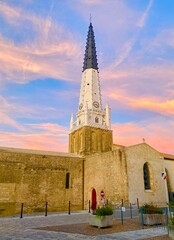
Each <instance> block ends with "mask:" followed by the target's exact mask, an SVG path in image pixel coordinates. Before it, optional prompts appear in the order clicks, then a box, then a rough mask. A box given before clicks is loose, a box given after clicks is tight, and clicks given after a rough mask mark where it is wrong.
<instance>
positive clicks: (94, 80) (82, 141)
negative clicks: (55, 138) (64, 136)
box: [69, 22, 112, 155]
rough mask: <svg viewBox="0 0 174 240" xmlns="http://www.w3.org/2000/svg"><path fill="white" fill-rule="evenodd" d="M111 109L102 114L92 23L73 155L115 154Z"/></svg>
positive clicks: (73, 126)
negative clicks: (113, 151) (108, 152)
mask: <svg viewBox="0 0 174 240" xmlns="http://www.w3.org/2000/svg"><path fill="white" fill-rule="evenodd" d="M110 127H111V122H110V107H109V105H108V104H106V107H105V109H104V111H103V110H102V101H101V90H100V81H99V72H98V63H97V54H96V47H95V37H94V31H93V26H92V23H91V22H90V25H89V30H88V35H87V42H86V50H85V56H84V63H83V71H82V80H81V88H80V98H79V106H78V111H77V114H76V118H74V115H73V114H72V116H71V121H70V131H71V132H70V134H69V152H70V153H77V154H82V155H87V154H91V153H95V152H106V151H110V150H112V131H111V130H110Z"/></svg>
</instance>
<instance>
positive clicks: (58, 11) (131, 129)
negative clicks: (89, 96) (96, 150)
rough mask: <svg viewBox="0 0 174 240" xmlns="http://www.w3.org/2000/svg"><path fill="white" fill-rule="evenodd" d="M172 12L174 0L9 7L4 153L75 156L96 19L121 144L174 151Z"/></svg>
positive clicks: (2, 81) (2, 64) (2, 91)
mask: <svg viewBox="0 0 174 240" xmlns="http://www.w3.org/2000/svg"><path fill="white" fill-rule="evenodd" d="M173 12H174V1H173V0H37V1H36V0H0V106H1V107H0V146H4V147H17V148H27V149H38V150H48V151H59V152H67V151H68V134H69V132H70V130H69V123H70V117H71V113H72V112H74V113H76V112H77V110H78V101H79V94H80V82H81V76H82V66H83V58H84V52H85V45H86V37H87V31H88V27H89V22H90V15H91V17H92V20H91V21H92V24H93V28H94V34H95V41H96V48H97V58H98V65H99V76H100V84H101V93H102V104H103V107H104V106H105V104H106V103H108V104H109V105H110V107H111V121H112V130H113V140H114V143H115V144H120V145H124V146H130V145H134V144H139V143H142V142H143V141H145V142H146V143H147V144H149V145H151V146H152V147H153V148H155V149H156V150H157V151H160V152H165V153H169V154H174V15H173ZM143 139H144V140H143Z"/></svg>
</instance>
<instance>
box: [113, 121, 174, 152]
mask: <svg viewBox="0 0 174 240" xmlns="http://www.w3.org/2000/svg"><path fill="white" fill-rule="evenodd" d="M154 120H155V121H154ZM154 120H153V119H150V121H146V122H139V123H138V122H129V123H114V124H112V128H113V130H114V131H113V132H114V143H116V144H121V145H124V146H131V145H134V144H139V143H141V142H143V139H145V142H146V143H147V144H149V145H151V146H152V147H154V148H155V149H156V150H157V151H160V152H164V149H165V151H166V152H168V153H172V152H173V146H174V139H173V131H174V124H173V121H167V122H165V121H164V119H163V118H155V119H154Z"/></svg>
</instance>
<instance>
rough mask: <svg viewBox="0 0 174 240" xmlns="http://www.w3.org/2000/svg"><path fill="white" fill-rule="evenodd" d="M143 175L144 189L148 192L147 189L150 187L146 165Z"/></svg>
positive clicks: (145, 165) (146, 165)
mask: <svg viewBox="0 0 174 240" xmlns="http://www.w3.org/2000/svg"><path fill="white" fill-rule="evenodd" d="M143 173H144V189H145V190H149V189H151V186H150V173H149V167H148V164H147V163H145V164H144V167H143Z"/></svg>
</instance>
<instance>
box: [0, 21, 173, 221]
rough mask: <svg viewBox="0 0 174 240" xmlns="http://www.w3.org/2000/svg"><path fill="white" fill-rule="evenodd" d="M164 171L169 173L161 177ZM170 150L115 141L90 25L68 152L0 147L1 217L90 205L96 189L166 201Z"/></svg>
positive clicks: (133, 199) (131, 199) (127, 199)
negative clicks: (101, 90)
mask: <svg viewBox="0 0 174 240" xmlns="http://www.w3.org/2000/svg"><path fill="white" fill-rule="evenodd" d="M162 173H164V174H166V175H167V179H166V180H164V179H163V178H162V177H161V176H162ZM173 173H174V155H169V154H165V153H160V152H158V151H157V150H155V149H154V148H152V147H151V146H149V145H148V144H147V143H145V142H143V143H140V144H137V145H133V146H129V147H125V146H121V145H117V144H113V140H112V130H111V120H110V107H109V105H108V104H106V107H105V109H104V110H103V109H102V102H101V92H100V82H99V73H98V63H97V54H96V47H95V38H94V31H93V26H92V23H90V25H89V30H88V35H87V43H86V51H85V57H84V64H83V72H82V81H81V89H80V98H79V106H78V112H77V114H76V117H74V115H73V114H72V116H71V120H70V134H69V153H60V152H49V151H37V150H25V149H17V148H6V147H0V216H7V215H15V214H17V213H20V208H21V203H23V204H24V212H25V213H33V212H43V211H44V209H45V203H46V202H47V203H48V211H67V210H68V206H69V205H68V204H69V201H70V204H71V210H83V209H88V207H89V200H90V201H91V202H90V204H92V200H93V196H92V194H94V193H95V194H96V200H97V204H98V205H100V204H101V196H100V193H101V191H103V192H104V194H105V195H104V201H108V202H109V203H111V204H113V205H117V206H118V205H119V204H120V203H121V201H122V199H123V201H124V203H125V204H129V203H132V204H136V203H137V199H138V200H139V204H140V205H141V204H143V203H151V202H153V203H154V204H157V205H165V204H166V203H167V202H168V200H169V199H168V197H174V174H173Z"/></svg>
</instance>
